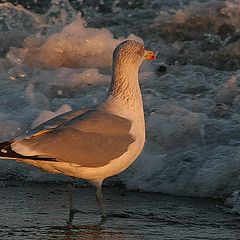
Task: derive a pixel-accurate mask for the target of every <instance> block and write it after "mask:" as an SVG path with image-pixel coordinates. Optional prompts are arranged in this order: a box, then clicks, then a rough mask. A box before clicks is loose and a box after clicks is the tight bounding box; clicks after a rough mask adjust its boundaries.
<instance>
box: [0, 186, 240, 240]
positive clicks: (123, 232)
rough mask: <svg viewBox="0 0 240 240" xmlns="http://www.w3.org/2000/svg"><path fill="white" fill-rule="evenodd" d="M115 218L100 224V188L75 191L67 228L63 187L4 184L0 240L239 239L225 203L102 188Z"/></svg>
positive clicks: (238, 224)
mask: <svg viewBox="0 0 240 240" xmlns="http://www.w3.org/2000/svg"><path fill="white" fill-rule="evenodd" d="M103 193H104V198H105V205H106V207H107V209H108V211H109V213H110V215H111V217H110V218H109V219H108V221H107V222H106V223H105V224H104V225H103V226H102V227H100V228H99V227H97V223H99V221H100V216H99V210H98V206H97V203H96V200H95V189H94V188H91V187H81V188H78V189H77V192H76V207H77V209H78V210H80V212H79V213H77V214H76V216H75V219H74V226H75V227H74V228H73V229H67V228H66V220H67V217H68V198H67V197H68V195H67V188H66V185H64V184H60V185H58V184H51V183H27V184H24V185H22V184H20V185H19V186H17V185H15V184H14V185H9V184H8V185H3V186H1V192H0V198H1V201H0V214H1V218H0V239H1V240H20V239H21V240H28V239H29V240H30V239H31V240H35V239H41V240H45V239H48V240H52V239H58V240H73V239H86V240H87V239H89V240H90V239H91V240H93V239H184V240H187V239H204V240H205V239H229V240H230V239H231V240H233V239H239V238H240V216H237V215H231V214H227V213H224V212H223V211H222V210H220V209H219V208H218V207H217V206H218V205H221V201H220V200H211V199H197V198H182V197H172V196H166V195H162V194H153V193H139V192H128V191H126V190H125V189H124V188H120V187H105V188H104V189H103Z"/></svg>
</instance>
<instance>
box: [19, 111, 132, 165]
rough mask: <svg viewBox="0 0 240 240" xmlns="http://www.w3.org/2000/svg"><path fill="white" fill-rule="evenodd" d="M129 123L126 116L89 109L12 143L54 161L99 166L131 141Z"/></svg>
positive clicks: (118, 155) (117, 154)
mask: <svg viewBox="0 0 240 240" xmlns="http://www.w3.org/2000/svg"><path fill="white" fill-rule="evenodd" d="M131 125H132V123H131V121H130V120H128V119H126V118H122V117H119V116H117V115H114V114H111V113H108V112H105V111H101V110H92V111H88V112H86V113H84V114H82V115H80V116H77V117H75V118H72V119H71V120H69V121H65V122H64V123H63V124H62V125H59V126H58V127H57V128H55V129H54V130H52V131H48V132H42V134H38V133H35V134H34V135H33V136H32V137H31V138H29V139H22V140H20V141H19V142H17V141H16V144H20V145H21V146H22V147H25V148H27V149H29V150H32V151H34V152H36V153H37V155H39V156H49V157H51V158H56V159H57V161H62V162H69V163H75V164H78V165H80V166H84V167H100V166H104V165H106V164H108V163H109V162H110V161H111V160H113V159H115V158H118V157H120V156H121V155H123V154H124V153H125V152H126V151H127V150H128V148H129V145H130V144H131V143H133V142H134V141H135V139H134V138H133V136H132V135H131V134H130V129H131ZM20 153H21V152H20Z"/></svg>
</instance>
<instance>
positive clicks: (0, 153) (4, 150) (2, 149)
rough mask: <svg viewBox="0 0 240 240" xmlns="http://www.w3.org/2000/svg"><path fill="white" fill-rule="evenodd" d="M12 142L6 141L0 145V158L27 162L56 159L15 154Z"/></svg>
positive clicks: (54, 159)
mask: <svg viewBox="0 0 240 240" xmlns="http://www.w3.org/2000/svg"><path fill="white" fill-rule="evenodd" d="M12 143H13V141H6V142H2V143H0V158H1V157H3V158H7V159H29V160H39V161H54V162H55V161H56V158H50V157H49V158H48V157H41V156H37V155H35V156H24V155H21V154H19V153H17V152H15V151H14V150H13V149H12V147H11V144H12Z"/></svg>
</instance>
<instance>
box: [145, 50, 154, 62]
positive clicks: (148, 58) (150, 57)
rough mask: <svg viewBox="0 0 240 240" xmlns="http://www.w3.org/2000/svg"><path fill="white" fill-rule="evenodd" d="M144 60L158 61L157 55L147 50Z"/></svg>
mask: <svg viewBox="0 0 240 240" xmlns="http://www.w3.org/2000/svg"><path fill="white" fill-rule="evenodd" d="M144 58H145V59H147V60H156V59H157V54H156V53H155V52H153V51H149V50H145V54H144Z"/></svg>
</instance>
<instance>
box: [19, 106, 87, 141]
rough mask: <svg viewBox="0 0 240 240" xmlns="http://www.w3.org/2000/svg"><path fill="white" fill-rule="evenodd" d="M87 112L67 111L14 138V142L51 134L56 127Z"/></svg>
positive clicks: (85, 110)
mask: <svg viewBox="0 0 240 240" xmlns="http://www.w3.org/2000/svg"><path fill="white" fill-rule="evenodd" d="M87 111H88V110H87V109H79V110H75V111H69V112H65V113H63V114H60V115H58V116H56V117H54V118H51V119H49V120H48V121H46V122H44V123H42V124H40V125H38V126H37V127H35V128H33V129H31V130H29V131H27V132H25V133H24V134H23V135H21V136H19V137H17V138H15V140H22V139H29V138H31V137H33V136H37V135H41V134H43V133H46V132H51V131H53V130H55V129H56V128H57V127H59V126H61V125H62V124H64V123H66V122H67V121H70V120H72V119H73V118H75V117H78V116H80V115H82V114H83V113H85V112H87Z"/></svg>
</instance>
